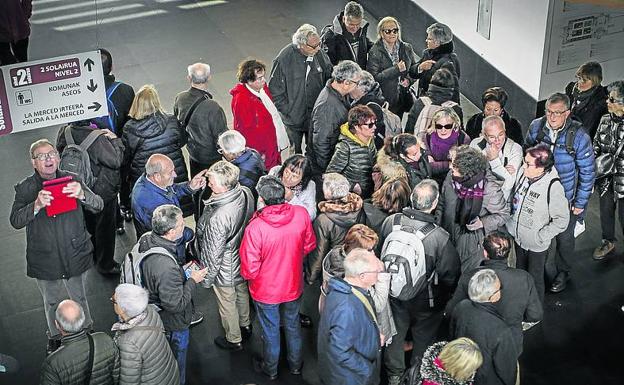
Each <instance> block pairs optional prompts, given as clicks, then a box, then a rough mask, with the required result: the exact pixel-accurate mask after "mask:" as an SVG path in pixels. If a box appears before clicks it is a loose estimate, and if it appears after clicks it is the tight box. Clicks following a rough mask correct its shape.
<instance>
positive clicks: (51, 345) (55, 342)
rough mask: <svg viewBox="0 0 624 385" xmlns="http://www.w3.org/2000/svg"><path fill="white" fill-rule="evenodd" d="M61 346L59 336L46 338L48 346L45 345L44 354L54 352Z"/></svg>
mask: <svg viewBox="0 0 624 385" xmlns="http://www.w3.org/2000/svg"><path fill="white" fill-rule="evenodd" d="M60 347H61V339H60V338H48V346H46V355H47V356H49V355H50V354H52V353H54V352H55V351H57V350H58V348H60Z"/></svg>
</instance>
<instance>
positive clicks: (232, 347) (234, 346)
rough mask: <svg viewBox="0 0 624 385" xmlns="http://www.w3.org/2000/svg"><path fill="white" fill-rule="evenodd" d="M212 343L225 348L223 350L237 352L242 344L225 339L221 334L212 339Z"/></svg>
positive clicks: (241, 347)
mask: <svg viewBox="0 0 624 385" xmlns="http://www.w3.org/2000/svg"><path fill="white" fill-rule="evenodd" d="M214 343H215V345H217V346H218V347H220V348H221V349H225V350H229V351H231V352H238V351H240V350H243V344H242V343H240V342H236V343H234V342H230V341H228V340H226V339H225V337H223V336H219V337H217V338H215V339H214Z"/></svg>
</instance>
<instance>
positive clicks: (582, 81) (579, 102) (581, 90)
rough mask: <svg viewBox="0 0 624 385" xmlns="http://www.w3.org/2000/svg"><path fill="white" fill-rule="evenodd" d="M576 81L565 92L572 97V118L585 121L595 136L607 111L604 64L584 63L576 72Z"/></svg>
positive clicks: (584, 124)
mask: <svg viewBox="0 0 624 385" xmlns="http://www.w3.org/2000/svg"><path fill="white" fill-rule="evenodd" d="M575 76H576V81H574V82H570V83H568V85H567V86H566V88H565V93H566V95H568V97H569V98H570V111H571V112H572V114H571V115H572V119H575V120H578V121H579V122H581V123H583V127H585V130H586V131H587V133H588V134H589V137H590V138H592V139H593V138H594V135H595V134H596V129H597V128H598V124H599V123H600V118H601V117H602V115H604V114H606V113H607V103H606V99H607V88H606V87H603V86H602V84H600V83H602V66H601V65H600V63H598V62H595V61H590V62H587V63H584V64H582V65H581V66H580V67H579V68H578V69H577V70H576V73H575Z"/></svg>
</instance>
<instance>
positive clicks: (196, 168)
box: [189, 159, 217, 223]
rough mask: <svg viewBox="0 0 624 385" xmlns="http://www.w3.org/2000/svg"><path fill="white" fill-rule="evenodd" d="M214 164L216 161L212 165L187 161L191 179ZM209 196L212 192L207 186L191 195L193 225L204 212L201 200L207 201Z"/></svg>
mask: <svg viewBox="0 0 624 385" xmlns="http://www.w3.org/2000/svg"><path fill="white" fill-rule="evenodd" d="M216 162H217V161H214V162H213V163H199V162H196V161H194V160H193V159H189V165H190V166H191V179H193V177H194V176H195V175H197V174H199V173H200V171H202V170H206V169H209V168H210V166H212V165H213V164H215V163H216ZM210 194H212V190H211V189H210V187H208V184H206V187H205V188H204V189H203V190H198V191H196V192H194V193H193V218H195V223H197V222H198V221H199V217H200V216H201V213H202V212H203V211H204V204H203V203H202V198H203V199H208V197H210Z"/></svg>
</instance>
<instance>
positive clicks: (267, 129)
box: [230, 83, 281, 169]
mask: <svg viewBox="0 0 624 385" xmlns="http://www.w3.org/2000/svg"><path fill="white" fill-rule="evenodd" d="M264 92H266V94H267V95H268V96H269V98H271V92H270V91H269V87H268V86H267V85H266V84H265V85H264ZM230 95H232V103H231V106H232V115H233V116H234V129H235V130H236V131H238V132H240V133H241V135H243V136H244V137H245V140H246V143H247V146H248V147H251V148H253V149H255V150H257V151H258V152H259V153H260V154H262V155H264V164H265V167H266V168H267V169H270V168H271V167H273V166H276V165H278V164H280V163H281V162H280V153H279V151H278V150H277V133H276V132H275V125H274V124H273V117H272V116H271V114H270V113H269V111H268V110H267V109H266V107H265V106H264V104H263V103H262V100H261V99H260V98H259V97H257V96H256V95H254V94H252V93H251V91H249V89H248V88H247V85H245V84H242V83H238V84H237V85H236V86H234V88H232V89H231V90H230Z"/></svg>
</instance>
